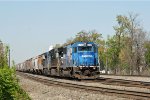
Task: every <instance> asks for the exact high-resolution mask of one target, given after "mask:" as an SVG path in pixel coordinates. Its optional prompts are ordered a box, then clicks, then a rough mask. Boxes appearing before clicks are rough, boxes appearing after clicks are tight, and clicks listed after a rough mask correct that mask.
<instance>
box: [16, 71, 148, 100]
mask: <svg viewBox="0 0 150 100" xmlns="http://www.w3.org/2000/svg"><path fill="white" fill-rule="evenodd" d="M17 74H18V75H21V76H23V77H26V78H29V79H32V80H35V81H38V82H41V83H43V84H46V85H50V86H51V85H57V86H63V87H69V88H76V89H84V90H86V91H87V90H88V91H95V92H100V93H104V94H110V95H114V94H115V95H118V96H122V97H127V98H133V99H138V100H139V99H142V100H149V99H150V92H138V91H131V90H121V89H112V88H105V87H98V86H88V85H81V84H77V83H72V82H71V83H69V82H62V81H58V80H55V79H47V78H43V77H39V76H38V75H31V74H24V73H20V72H18V73H17Z"/></svg>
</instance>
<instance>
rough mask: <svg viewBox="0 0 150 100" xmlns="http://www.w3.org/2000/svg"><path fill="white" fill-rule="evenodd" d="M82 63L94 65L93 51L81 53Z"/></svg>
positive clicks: (82, 64) (83, 64)
mask: <svg viewBox="0 0 150 100" xmlns="http://www.w3.org/2000/svg"><path fill="white" fill-rule="evenodd" d="M80 65H81V66H93V65H94V54H93V53H82V54H80Z"/></svg>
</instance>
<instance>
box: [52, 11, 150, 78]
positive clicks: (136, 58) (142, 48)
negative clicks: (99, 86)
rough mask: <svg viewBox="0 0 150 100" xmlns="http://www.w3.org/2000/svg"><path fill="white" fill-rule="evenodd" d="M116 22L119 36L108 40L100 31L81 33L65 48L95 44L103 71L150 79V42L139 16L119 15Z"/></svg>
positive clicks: (115, 28) (70, 40)
mask: <svg viewBox="0 0 150 100" xmlns="http://www.w3.org/2000/svg"><path fill="white" fill-rule="evenodd" d="M116 21H117V25H115V26H114V27H113V29H114V30H115V35H113V36H108V38H107V40H104V39H103V38H102V33H98V32H97V31H96V30H92V31H88V32H87V31H80V32H79V33H77V34H76V36H75V37H74V38H70V39H68V40H67V41H66V43H64V44H63V45H68V44H71V43H74V42H76V41H85V42H88V41H91V42H95V43H96V44H97V45H98V46H99V50H98V51H99V52H98V53H99V59H100V64H101V65H100V66H101V70H103V69H104V70H105V71H106V73H107V72H109V73H112V74H119V75H150V74H149V73H150V38H148V34H149V33H148V32H146V31H145V30H144V29H143V26H142V25H141V24H140V22H139V21H138V15H137V14H133V13H129V14H128V16H125V15H118V16H116ZM59 46H61V45H59V44H57V45H56V46H55V47H59Z"/></svg>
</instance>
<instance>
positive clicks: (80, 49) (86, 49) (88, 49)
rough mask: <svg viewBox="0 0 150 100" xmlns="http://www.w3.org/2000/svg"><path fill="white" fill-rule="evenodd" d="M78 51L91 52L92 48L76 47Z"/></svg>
mask: <svg viewBox="0 0 150 100" xmlns="http://www.w3.org/2000/svg"><path fill="white" fill-rule="evenodd" d="M78 51H92V47H91V46H86V47H84V46H80V47H78Z"/></svg>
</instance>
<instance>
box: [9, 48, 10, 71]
mask: <svg viewBox="0 0 150 100" xmlns="http://www.w3.org/2000/svg"><path fill="white" fill-rule="evenodd" d="M9 68H10V48H9Z"/></svg>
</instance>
